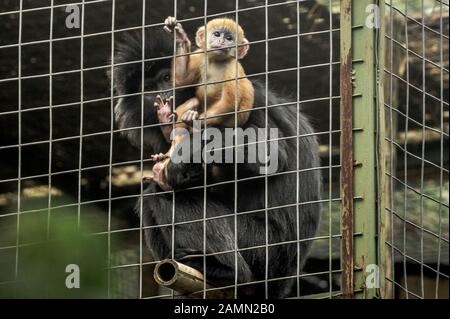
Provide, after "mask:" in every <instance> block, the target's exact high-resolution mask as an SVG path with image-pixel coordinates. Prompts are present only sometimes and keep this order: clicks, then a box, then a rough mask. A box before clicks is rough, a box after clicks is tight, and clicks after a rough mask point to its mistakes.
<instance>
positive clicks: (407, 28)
mask: <svg viewBox="0 0 450 319" xmlns="http://www.w3.org/2000/svg"><path fill="white" fill-rule="evenodd" d="M417 2H419V5H420V7H419V10H418V11H419V12H420V13H419V14H417V9H416V13H414V12H412V11H413V9H412V4H411V3H408V1H404V2H398V1H392V0H390V1H386V11H387V14H386V19H387V22H386V25H387V29H388V30H389V32H387V33H386V37H385V38H386V60H387V61H388V62H387V67H386V68H385V70H384V72H385V84H386V85H385V90H386V92H387V95H386V99H385V103H384V105H385V108H386V119H387V120H386V130H387V131H388V132H389V134H387V136H386V146H387V153H388V154H389V156H388V158H387V173H386V176H387V187H388V188H387V189H388V193H389V194H388V198H387V203H386V210H385V213H386V214H387V217H386V218H388V219H389V221H390V225H391V226H390V228H391V229H390V234H388V235H387V238H385V239H384V240H385V245H386V253H387V254H389V255H390V259H391V265H388V266H390V269H389V270H388V272H389V275H387V276H386V278H385V279H386V280H387V281H388V282H389V283H390V285H389V286H388V287H389V288H388V290H390V291H388V292H387V295H388V296H389V295H390V296H391V297H401V298H439V297H441V298H442V297H443V296H445V293H442V291H441V290H442V289H447V288H445V285H446V283H445V282H447V285H448V278H449V274H448V211H449V204H448V194H447V197H445V186H446V185H447V189H448V174H449V170H448V157H446V156H445V154H448V137H449V135H448V109H449V103H448V95H447V96H445V94H444V92H445V91H447V92H448V74H449V70H448V40H449V36H448V15H449V4H448V1H437V0H436V1H431V2H432V3H430V1H425V0H421V1H417ZM430 8H431V14H430V12H429V11H427V10H426V9H428V10H429V9H430ZM433 14H434V16H435V17H436V15H437V16H438V18H437V19H436V18H435V20H437V24H438V27H437V28H436V25H434V26H430V24H431V23H430V18H429V17H430V16H432V15H433ZM444 19H446V22H444ZM413 27H414V28H415V30H416V32H414V31H411V30H412V29H413ZM412 37H413V39H411V38H412ZM414 41H416V43H415V42H414ZM433 46H437V47H438V49H437V53H435V54H434V55H433V52H431V53H430V51H431V50H430V48H432V47H433ZM418 50H420V51H418ZM399 55H401V56H404V60H403V61H400V62H401V63H398V60H396V59H398V57H399ZM427 55H431V56H427ZM412 60H413V61H412ZM399 65H400V66H402V67H403V68H402V69H401V70H400V67H399ZM414 65H419V66H420V68H421V77H420V82H421V83H419V84H417V83H414V82H413V80H412V74H411V72H412V71H413V70H412V67H413V66H414ZM428 65H430V66H431V67H434V68H437V69H438V70H439V75H438V76H436V78H437V80H436V78H430V77H427V66H428ZM412 91H415V92H418V93H419V94H420V95H421V100H420V102H418V101H417V99H416V100H414V101H412V96H413V95H412ZM400 96H401V97H400ZM430 100H431V101H433V102H435V103H437V104H439V112H438V113H439V114H438V115H437V116H438V119H436V118H433V117H432V116H433V114H435V113H433V112H432V110H430V109H431V107H430V106H429V107H428V108H427V105H428V104H431V103H430ZM431 105H432V104H431ZM420 108H421V112H420ZM416 110H418V111H419V113H421V114H419V120H417V119H415V118H414V117H417V114H413V113H414V112H415V111H416ZM416 113H417V111H416ZM430 114H431V115H430ZM420 117H421V120H420ZM430 117H431V118H432V119H434V120H436V121H434V123H433V122H431V123H429V122H430V120H429V118H430ZM435 117H436V115H435ZM399 123H402V124H403V123H404V126H400V124H399ZM414 130H416V131H418V132H420V136H421V137H420V138H419V140H420V142H419V146H414V145H411V144H412V139H411V137H409V134H411V132H414ZM432 134H437V135H438V140H439V145H437V146H436V145H434V146H433V145H432V142H433V141H431V140H430V139H429V138H428V137H427V136H430V135H432ZM400 136H403V137H404V140H403V142H402V141H401V138H400ZM408 137H409V138H408ZM410 140H411V141H410ZM433 147H435V148H437V149H438V150H437V151H438V152H439V156H437V158H434V159H427V155H428V153H429V150H431V149H432V148H433ZM427 151H428V152H427ZM417 153H419V154H417ZM417 161H420V165H416V167H415V169H416V170H417V169H418V170H419V178H417V177H414V176H411V175H414V174H411V173H410V174H408V173H409V171H410V170H411V171H413V169H414V168H413V169H411V168H410V166H411V162H417ZM417 166H418V167H417ZM433 170H434V172H436V170H437V171H438V173H437V175H438V177H433V176H429V175H428V174H429V172H433ZM416 175H417V174H416ZM435 175H436V174H435ZM430 182H434V183H437V184H438V185H437V188H438V192H437V193H434V194H431V195H430V192H429V191H427V190H426V189H425V188H426V185H427V183H430ZM447 192H448V190H447ZM417 196H418V197H419V212H418V215H419V216H417V212H414V206H413V203H412V201H411V199H414V198H417ZM425 201H426V202H428V203H429V202H432V203H434V204H436V205H437V208H436V207H434V208H433V207H430V205H428V206H426V205H425ZM426 207H428V208H426ZM436 215H437V221H436ZM433 221H434V225H433ZM436 229H437V230H436ZM430 240H431V243H428V245H427V242H430ZM414 245H417V246H418V247H417V246H416V247H413V246H414ZM430 251H431V253H432V257H431V260H430V257H427V256H425V254H428V255H429V254H430ZM446 251H447V254H446V255H444V256H443V254H445V252H446ZM433 253H434V254H433ZM414 266H416V267H415V268H413V267H414ZM417 268H418V269H417ZM417 277H418V281H419V283H417V280H416V281H414V278H417ZM440 285H441V286H443V287H440ZM430 287H431V288H430ZM440 288H441V289H440Z"/></svg>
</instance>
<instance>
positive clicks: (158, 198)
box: [114, 31, 321, 298]
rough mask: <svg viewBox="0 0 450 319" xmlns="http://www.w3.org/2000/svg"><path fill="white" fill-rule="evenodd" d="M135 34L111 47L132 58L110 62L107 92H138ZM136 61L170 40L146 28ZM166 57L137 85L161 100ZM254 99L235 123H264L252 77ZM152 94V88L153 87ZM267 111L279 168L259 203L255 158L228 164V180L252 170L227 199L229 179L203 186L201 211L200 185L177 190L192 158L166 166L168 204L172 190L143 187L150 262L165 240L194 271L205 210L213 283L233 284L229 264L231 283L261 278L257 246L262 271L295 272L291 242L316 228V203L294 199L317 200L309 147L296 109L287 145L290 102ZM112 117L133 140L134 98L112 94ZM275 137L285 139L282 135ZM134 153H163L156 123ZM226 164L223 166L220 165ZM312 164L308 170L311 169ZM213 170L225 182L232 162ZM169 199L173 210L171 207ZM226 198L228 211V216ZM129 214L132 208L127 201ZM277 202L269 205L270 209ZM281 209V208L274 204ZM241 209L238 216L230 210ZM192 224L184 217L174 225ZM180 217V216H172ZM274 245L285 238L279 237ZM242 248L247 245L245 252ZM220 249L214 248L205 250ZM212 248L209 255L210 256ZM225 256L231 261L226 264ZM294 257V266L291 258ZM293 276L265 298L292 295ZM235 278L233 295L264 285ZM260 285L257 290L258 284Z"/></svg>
mask: <svg viewBox="0 0 450 319" xmlns="http://www.w3.org/2000/svg"><path fill="white" fill-rule="evenodd" d="M140 37H141V36H140V35H136V34H134V35H133V34H132V35H129V36H126V37H124V38H123V39H122V40H121V41H120V42H119V43H118V44H117V45H116V50H115V57H114V63H115V64H117V63H124V62H129V61H136V63H134V64H125V65H122V66H117V67H115V69H114V89H115V91H116V95H126V94H132V93H139V92H140V91H141V75H142V73H141V70H142V64H141V62H139V61H141V59H142V58H141V54H142V50H141V49H142V47H141V43H142V42H141V39H140ZM146 37H147V38H146V41H145V51H146V53H145V58H146V59H149V58H155V57H163V56H165V57H170V56H172V54H173V39H172V38H171V37H170V36H169V35H167V34H165V33H164V32H162V31H161V32H159V31H154V32H148V31H147V33H146ZM170 65H171V64H170V58H168V59H162V60H161V59H159V60H156V61H152V62H150V61H149V62H146V63H145V90H146V91H157V90H161V91H164V90H166V92H163V93H162V95H163V98H168V97H169V96H170V95H172V90H171V87H172V81H171V80H169V79H168V77H167V74H170ZM253 84H254V87H255V103H254V110H253V111H252V112H251V116H250V118H249V120H248V122H247V123H246V125H245V128H248V127H254V128H264V127H265V123H266V119H265V114H266V109H265V108H264V106H265V99H266V95H265V93H266V92H265V88H264V86H263V85H261V84H260V83H258V82H256V81H255V82H254V83H253ZM157 94H158V93H155V94H146V95H145V98H144V117H145V118H144V124H145V125H150V124H158V118H157V116H156V111H155V108H154V106H153V102H154V99H155V97H156V95H157ZM159 94H161V93H159ZM193 94H194V92H193V91H192V90H191V91H189V90H184V91H178V90H177V92H176V103H177V104H181V103H183V102H184V101H185V100H186V99H187V98H189V97H191V96H193ZM285 102H286V101H285V100H283V99H282V98H280V97H278V96H276V95H275V94H273V93H272V92H268V104H269V105H277V104H281V103H285ZM267 112H268V125H269V128H278V132H279V138H280V139H281V140H280V141H279V142H278V150H279V154H278V171H277V173H280V172H285V173H283V174H276V175H275V176H269V177H268V189H267V195H268V198H267V205H268V208H269V209H268V210H267V211H266V210H265V202H266V200H265V177H264V175H260V164H258V163H244V164H238V178H242V177H255V178H252V179H250V180H246V181H240V182H238V183H237V191H236V194H237V199H236V200H237V202H235V191H234V186H235V184H234V183H233V182H231V183H228V184H226V185H221V186H215V187H212V188H207V190H208V191H207V197H206V198H207V199H206V203H205V204H206V208H205V207H204V189H203V188H201V187H200V188H194V189H191V190H183V189H184V188H186V187H188V186H194V185H202V184H203V173H204V168H203V165H201V164H176V165H175V164H173V163H171V164H169V166H168V176H167V179H168V182H169V184H170V185H171V186H172V187H173V188H174V189H175V190H176V193H175V201H173V197H172V193H163V194H160V192H161V189H160V188H159V187H158V186H157V185H155V184H151V185H149V186H148V187H147V188H146V189H145V192H144V193H145V194H144V199H143V203H142V206H143V211H142V216H143V224H144V226H146V227H147V226H157V225H162V226H161V227H150V228H146V230H145V235H146V241H147V244H148V246H149V248H150V249H151V251H152V253H153V255H154V257H155V258H156V260H161V259H164V258H171V257H172V247H174V248H175V251H174V257H175V259H178V260H181V261H182V262H183V263H185V264H188V265H190V266H192V267H194V268H197V269H199V270H200V271H202V272H203V271H204V269H203V253H204V241H203V236H204V234H203V225H204V222H203V221H202V218H203V217H204V212H206V217H217V218H209V219H207V221H206V223H205V224H206V230H205V231H206V242H205V247H206V254H210V255H209V256H208V257H207V259H206V270H205V272H206V278H207V279H208V280H210V281H211V282H214V283H216V284H220V285H224V286H225V285H233V284H234V282H235V272H234V269H235V268H236V267H235V265H236V264H237V269H238V273H237V280H238V283H248V282H251V281H260V282H264V280H265V279H266V253H267V256H268V261H267V265H268V273H267V278H268V279H272V278H283V277H290V276H295V275H296V274H297V271H298V267H299V269H300V270H301V268H302V267H303V265H304V263H305V260H306V257H307V255H308V251H309V249H310V246H311V241H300V244H299V247H300V256H299V258H298V259H297V251H298V249H297V248H298V245H297V242H295V241H296V240H298V239H300V240H302V239H305V238H312V237H314V236H315V234H316V230H317V227H318V224H319V215H320V204H318V203H313V204H302V203H309V202H315V201H318V200H319V199H320V192H321V175H320V170H319V169H318V167H319V166H320V160H319V156H318V153H319V150H318V143H317V140H316V137H314V136H311V133H312V132H313V131H312V129H311V127H310V124H309V123H308V121H307V119H306V118H305V117H304V116H303V115H302V114H299V115H298V117H299V128H298V133H299V134H300V138H299V139H298V144H299V149H298V153H296V148H297V138H296V136H297V127H296V119H297V114H296V107H295V104H294V105H292V106H289V107H288V106H276V107H270V108H268V110H267ZM115 115H116V121H117V124H118V126H119V128H121V129H125V128H131V127H134V128H138V129H134V130H127V131H125V132H124V134H125V135H126V136H127V137H128V139H129V140H130V142H131V143H133V144H134V145H136V146H140V144H141V133H140V132H141V131H140V129H139V127H140V126H141V95H140V94H136V95H135V96H129V97H122V98H120V99H119V101H118V103H117V105H116V107H115ZM284 137H291V138H285V139H284ZM143 143H144V147H145V149H144V152H145V153H144V154H145V155H146V156H147V155H148V156H149V155H150V154H152V153H160V152H165V151H167V149H168V148H169V146H170V145H169V144H168V143H167V142H166V141H165V139H164V137H163V135H162V133H161V130H160V128H159V127H157V126H156V127H149V128H146V129H145V130H144V136H143ZM297 156H298V160H299V166H300V167H299V169H300V172H299V176H298V189H299V193H298V203H300V204H299V205H298V223H299V224H298V228H299V229H300V234H299V235H298V236H297V210H296V203H297V198H296V184H297V173H296V169H297V167H296V166H297ZM227 165H228V166H227ZM312 168H315V169H312ZM220 170H221V172H224V173H226V174H225V176H226V177H227V180H229V181H233V180H234V179H235V176H234V164H222V165H221V168H220ZM174 204H175V207H174ZM235 205H236V207H237V212H238V214H237V215H235V214H234V211H235ZM137 207H138V211H139V207H140V205H139V204H138V205H137ZM271 207H278V208H275V209H273V208H271ZM280 207H282V208H280ZM174 208H175V223H178V224H177V225H176V226H175V233H174V238H175V240H174V243H173V244H172V225H171V224H172V212H173V209H174ZM266 212H267V216H268V217H267V218H268V229H267V232H268V244H269V247H268V249H267V252H266V247H264V246H265V244H266ZM240 213H241V214H240ZM235 218H236V220H237V227H236V228H237V247H238V249H239V250H238V252H237V253H235V248H236V247H235V240H234V238H235V236H234V229H235V225H234V221H235ZM186 221H194V222H192V223H183V222H186ZM180 222H181V223H180ZM283 242H289V243H284V244H279V243H283ZM250 247H257V248H252V249H247V248H250ZM219 252H223V253H221V254H214V253H219ZM211 254H212V255H211ZM235 256H236V258H237V261H236V264H235ZM298 260H299V261H300V264H299V265H298ZM295 280H296V279H295V278H285V279H282V280H273V281H272V280H271V281H269V283H268V288H269V289H268V296H269V297H273V298H281V297H287V296H289V295H291V294H292V293H293V294H295V290H293V287H294V285H293V283H294V282H295ZM260 285H262V286H257V285H255V284H254V285H242V286H240V288H239V290H238V292H239V296H241V297H244V296H253V297H255V296H256V297H264V284H261V283H260ZM261 288H262V289H261Z"/></svg>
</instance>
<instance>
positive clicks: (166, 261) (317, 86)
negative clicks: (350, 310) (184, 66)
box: [0, 0, 449, 299]
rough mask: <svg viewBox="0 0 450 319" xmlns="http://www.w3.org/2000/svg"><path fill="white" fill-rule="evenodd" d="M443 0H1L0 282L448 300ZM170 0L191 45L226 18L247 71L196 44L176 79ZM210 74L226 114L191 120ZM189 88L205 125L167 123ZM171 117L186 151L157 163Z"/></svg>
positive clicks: (9, 287) (62, 291) (5, 288)
mask: <svg viewBox="0 0 450 319" xmlns="http://www.w3.org/2000/svg"><path fill="white" fill-rule="evenodd" d="M448 7H449V5H448V1H438V0H433V1H429V0H420V1H400V0H398V1H369V0H364V1H351V0H342V1H337V0H320V1H316V0H306V1H296V0H293V1H289V0H288V1H275V0H236V1H221V2H220V1H208V0H189V1H188V0H174V1H163V0H133V1H130V0H91V1H88V0H84V1H73V0H39V1H36V0H33V1H31V0H19V1H15V0H4V1H3V2H2V4H1V5H0V26H1V28H2V30H4V31H3V32H2V33H1V36H0V105H1V107H0V132H1V135H0V158H1V164H2V169H1V170H0V297H7V298H9V297H43V296H44V297H94V298H96V297H97V298H98V297H109V298H146V299H156V298H157V299H160V298H166V299H171V298H180V297H181V298H183V297H185V295H188V297H193V298H212V297H220V298H245V297H249V296H250V297H255V296H257V297H260V298H340V297H367V298H370V297H385V298H394V297H395V298H412V297H417V298H429V297H431V298H435V297H437V298H442V297H448V293H447V292H446V291H448V289H447V288H448V155H447V153H448V114H449V113H448ZM374 13H375V14H374ZM169 16H173V17H176V19H177V22H178V23H180V24H181V25H182V28H183V30H184V31H185V32H186V34H187V36H188V37H189V38H190V41H191V43H192V47H194V46H195V45H197V46H199V42H198V33H196V32H198V29H199V28H200V27H202V26H206V30H205V34H207V36H206V37H205V38H206V39H209V37H212V36H213V35H211V34H209V33H208V25H209V24H208V22H210V21H212V20H214V19H217V18H224V17H227V18H231V19H233V20H234V21H235V22H236V23H237V24H239V25H240V26H241V27H242V29H243V30H244V32H245V37H246V38H247V39H248V44H247V45H248V48H249V50H248V53H247V55H246V56H245V57H244V58H243V59H241V60H239V62H240V64H233V66H234V67H236V69H235V70H238V68H239V66H240V65H242V70H243V72H244V76H241V77H239V76H238V75H236V74H237V71H233V72H232V74H233V75H232V76H229V77H228V78H227V76H226V74H228V73H227V72H228V71H227V72H225V71H223V69H217V68H216V64H214V63H216V62H215V61H222V60H220V59H219V58H217V60H214V59H212V58H211V56H214V52H213V51H214V48H213V49H211V48H209V49H205V48H203V50H202V51H201V52H200V53H198V52H197V54H201V55H202V56H204V60H203V61H207V62H203V64H202V68H203V69H202V70H200V71H199V72H204V73H201V74H204V76H203V75H202V77H200V80H198V81H197V82H193V81H191V82H190V83H188V82H185V83H182V84H180V83H178V80H177V79H178V78H177V75H179V74H181V73H182V72H180V69H179V64H178V63H179V62H177V61H193V56H194V54H192V52H194V49H192V52H184V53H183V52H181V51H180V47H182V46H183V45H186V42H182V41H181V40H180V39H181V38H180V37H179V35H180V34H181V30H180V29H177V30H173V32H172V34H170V33H168V32H166V31H164V27H165V26H166V27H167V24H165V19H166V18H167V17H169ZM368 17H372V18H374V20H373V23H374V24H372V25H368V24H367V23H368V22H367V21H368V20H367V19H369V18H368ZM223 29H225V27H224V28H220V29H219V30H218V31H219V32H224V33H225V31H224V30H223ZM214 31H215V29H214ZM226 32H229V33H230V34H231V36H232V38H231V40H230V41H233V40H234V39H233V36H235V39H239V36H238V32H237V27H234V28H231V29H229V30H227V31H226ZM177 36H178V38H177ZM223 41H225V40H223ZM180 43H182V44H180ZM232 43H233V44H232V45H233V46H234V47H229V48H226V50H228V51H227V52H229V53H228V54H229V55H230V56H231V55H232V54H231V53H230V52H234V53H233V54H234V56H232V58H229V59H231V60H232V61H237V60H238V59H237V58H238V54H239V52H241V51H240V48H241V47H243V46H245V44H243V43H238V41H234V42H232ZM199 47H200V49H202V47H201V45H200V46H199ZM210 51H212V52H210ZM180 52H181V53H180ZM244 55H245V54H244ZM218 56H219V55H218ZM227 59H228V58H227ZM217 63H218V62H217ZM221 63H222V62H221ZM233 63H234V62H233ZM220 65H222V64H220ZM231 69H233V68H232V67H230V70H231ZM227 70H228V69H227ZM233 70H234V69H233ZM199 74H200V73H199ZM224 74H225V75H224ZM245 79H248V80H249V81H251V83H252V87H253V90H254V100H253V103H252V105H251V106H250V108H249V109H248V110H240V109H239V106H240V97H241V96H242V94H243V93H246V92H244V91H245V89H244V87H243V85H242V83H243V80H245ZM218 88H220V89H221V90H225V88H229V91H227V92H228V93H229V95H231V96H232V98H231V100H228V102H227V103H225V104H226V106H229V105H228V104H231V106H229V107H232V111H229V112H228V113H227V114H218V115H217V114H216V115H212V116H207V115H205V117H202V114H203V113H205V112H207V110H208V109H209V108H210V107H211V104H213V103H212V102H211V101H210V100H214V101H216V102H217V101H220V100H221V98H223V96H228V95H226V94H222V95H219V97H217V96H212V94H211V95H208V94H210V92H211V90H217V89H218ZM230 88H231V89H230ZM157 96H160V97H161V101H162V104H159V105H158V103H156V105H155V102H157V101H158V99H159V98H157ZM204 96H207V98H204V99H203V98H202V97H204ZM170 97H172V98H173V100H169V98H170ZM192 98H198V99H200V101H201V103H199V105H198V106H196V108H195V109H194V108H193V109H191V110H192V111H197V115H198V114H200V115H198V117H199V118H200V119H201V121H200V122H201V123H200V127H199V128H196V127H195V125H193V124H192V123H188V124H186V123H183V121H182V120H181V119H180V118H181V115H178V118H175V119H176V120H170V121H169V120H167V118H166V117H167V116H168V115H169V114H172V113H174V114H178V113H176V112H177V109H178V112H180V108H179V107H180V105H184V104H183V103H184V102H186V101H188V100H190V99H192ZM161 109H164V111H165V112H168V113H167V114H163V113H162V112H161ZM223 113H226V112H223ZM241 115H244V117H245V116H246V117H248V119H246V120H244V121H243V122H239V119H240V116H241ZM211 118H218V119H219V120H218V121H219V125H212V124H211V123H212V122H210V119H211ZM223 118H226V119H228V120H229V122H228V123H229V124H224V123H225V122H220V121H221V119H223ZM202 123H203V124H202ZM230 123H231V124H230ZM180 125H181V126H183V125H184V126H183V128H186V129H187V137H186V136H185V137H184V140H185V141H188V142H189V144H188V145H189V147H188V149H189V152H188V153H189V159H188V161H187V162H181V163H176V162H175V161H174V160H173V157H172V160H171V161H169V162H166V161H165V162H164V165H167V166H164V169H163V170H162V173H161V171H158V170H157V167H158V165H159V164H161V163H162V162H159V161H157V162H156V163H155V161H153V160H152V159H151V157H150V156H151V155H152V154H158V153H166V152H167V151H168V150H169V149H171V143H172V142H171V141H169V140H168V139H167V136H168V134H169V135H170V132H173V131H175V130H174V129H175V128H179V127H181V126H180ZM202 125H203V126H202ZM228 129H231V130H230V131H228ZM240 129H242V130H240ZM244 130H245V131H244ZM241 131H243V132H244V137H242V139H239V137H238V134H240V133H239V132H241ZM167 132H169V133H167ZM175 132H176V131H175ZM228 132H231V133H230V134H231V135H227V133H228ZM272 132H274V133H273V134H272ZM252 134H254V135H252ZM216 137H217V138H216ZM252 137H253V140H252ZM260 137H261V138H260ZM196 138H198V140H197V142H198V143H197V142H195V139H196ZM227 139H228V140H227ZM219 140H220V142H221V143H219V144H217V141H219ZM227 141H228V142H230V141H231V142H230V144H227ZM213 142H214V143H213ZM195 143H197V144H195ZM215 143H216V144H215ZM172 145H173V144H172ZM211 145H214V147H213V148H211V147H210V146H211ZM217 145H219V146H217ZM196 147H197V148H196ZM208 147H209V148H208ZM213 151H215V152H218V153H217V154H219V153H220V155H223V156H224V158H222V160H218V161H213V160H211V158H215V157H214V154H213V153H214V152H213ZM227 151H229V152H227ZM242 154H243V155H242ZM171 155H172V156H175V155H173V153H172V154H171ZM240 155H242V156H243V157H242V158H243V161H242V162H239V159H240V157H239V156H240ZM252 155H254V156H253V157H252ZM196 156H198V159H199V161H195V160H193V158H196ZM227 156H228V157H227ZM255 158H256V160H254V161H252V160H253V159H255ZM269 159H270V161H269ZM168 163H169V164H168ZM274 163H276V165H275V170H273V171H268V167H270V164H274ZM161 165H162V164H161ZM261 168H265V170H261ZM148 176H152V177H153V179H156V181H153V182H151V181H150V182H149V181H146V180H144V179H143V178H144V177H148ZM167 186H169V187H167ZM372 266H374V267H375V268H374V269H375V273H376V274H378V272H379V274H380V276H378V277H376V280H375V281H376V282H375V284H371V282H370V280H371V279H370V278H372V277H371V275H372V272H371V270H370V269H372V268H371V267H372ZM80 274H81V282H80V281H77V276H79V275H80ZM368 278H369V279H370V280H368ZM74 287H76V288H78V289H72V288H74Z"/></svg>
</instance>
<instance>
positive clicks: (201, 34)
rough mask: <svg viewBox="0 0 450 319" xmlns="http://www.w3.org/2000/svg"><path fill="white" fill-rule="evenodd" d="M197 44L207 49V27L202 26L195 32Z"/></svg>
mask: <svg viewBox="0 0 450 319" xmlns="http://www.w3.org/2000/svg"><path fill="white" fill-rule="evenodd" d="M195 44H196V45H197V46H198V47H199V48H202V49H203V50H206V45H205V27H200V28H198V30H197V33H196V34H195Z"/></svg>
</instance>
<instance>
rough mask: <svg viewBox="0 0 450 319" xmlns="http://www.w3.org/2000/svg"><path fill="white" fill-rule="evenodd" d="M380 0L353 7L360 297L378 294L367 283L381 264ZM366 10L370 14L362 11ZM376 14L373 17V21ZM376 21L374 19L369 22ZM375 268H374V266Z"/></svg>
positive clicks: (356, 243)
mask: <svg viewBox="0 0 450 319" xmlns="http://www.w3.org/2000/svg"><path fill="white" fill-rule="evenodd" d="M376 4H377V1H376V0H364V1H362V0H358V1H356V0H354V1H353V7H352V9H353V10H352V11H353V12H354V14H353V21H352V26H353V28H352V30H353V32H352V37H353V39H354V41H353V46H352V52H353V69H354V74H355V80H354V82H355V83H354V91H355V92H354V93H353V125H354V126H355V127H360V128H362V129H361V130H359V131H357V132H354V133H353V155H354V159H355V160H357V162H358V163H360V165H359V166H358V167H357V168H355V170H354V184H353V185H354V192H355V193H354V197H355V198H357V197H360V198H362V200H359V201H355V202H354V207H353V209H354V212H353V213H354V229H353V231H354V232H355V233H362V236H358V237H356V238H354V245H353V249H354V251H353V252H354V267H355V269H356V268H357V269H362V270H363V271H361V272H357V273H355V277H354V288H355V289H361V290H360V291H359V292H358V293H356V292H355V297H356V298H374V297H376V296H377V291H378V290H377V289H376V287H377V285H373V286H372V285H371V286H367V285H366V279H367V276H368V275H369V273H366V270H367V266H368V265H377V241H376V240H377V175H376V164H377V161H376V160H377V156H376V145H377V142H376V119H377V104H376V92H377V84H376V80H377V74H376V64H377V61H376V58H377V48H376V34H377V31H376V30H377V24H378V21H376V19H377V15H378V11H375V10H378V8H379V7H377V6H376ZM362 12H365V13H366V14H360V13H362ZM370 14H373V16H372V18H373V19H374V20H373V21H369V19H370V18H371V17H370ZM368 22H372V23H373V25H371V24H372V23H368ZM355 26H362V27H355ZM371 269H372V268H371Z"/></svg>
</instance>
